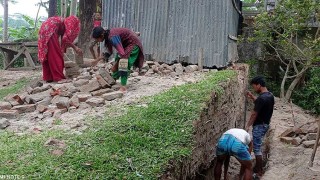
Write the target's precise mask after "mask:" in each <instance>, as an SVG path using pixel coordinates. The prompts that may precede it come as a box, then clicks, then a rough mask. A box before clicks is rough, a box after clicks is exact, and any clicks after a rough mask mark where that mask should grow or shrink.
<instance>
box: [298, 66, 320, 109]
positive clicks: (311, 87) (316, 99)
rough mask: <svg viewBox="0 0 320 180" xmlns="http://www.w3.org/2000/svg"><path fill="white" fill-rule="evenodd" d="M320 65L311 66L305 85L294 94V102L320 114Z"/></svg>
mask: <svg viewBox="0 0 320 180" xmlns="http://www.w3.org/2000/svg"><path fill="white" fill-rule="evenodd" d="M319 94H320V67H314V68H311V70H310V72H309V73H307V76H306V82H305V85H304V86H303V87H302V88H299V89H298V90H297V91H295V92H294V94H293V102H294V103H296V104H297V105H299V106H300V107H302V108H304V109H307V110H310V111H311V112H312V113H313V114H316V115H320V95H319Z"/></svg>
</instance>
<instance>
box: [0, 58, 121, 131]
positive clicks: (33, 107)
mask: <svg viewBox="0 0 320 180" xmlns="http://www.w3.org/2000/svg"><path fill="white" fill-rule="evenodd" d="M66 64H67V67H68V68H66V69H67V70H70V69H73V68H74V69H76V67H77V66H74V64H73V63H66ZM77 68H78V67H77ZM108 69H109V68H107V67H106V66H105V65H100V66H99V67H96V68H83V69H80V68H79V70H78V72H79V75H76V73H74V74H73V75H74V76H77V77H75V78H73V80H72V82H66V83H61V84H60V83H51V84H50V83H43V82H42V81H36V82H35V83H31V84H30V85H29V86H28V87H26V91H25V92H23V93H21V94H15V95H9V96H7V97H6V98H5V101H3V102H0V119H1V118H4V119H19V118H20V115H21V114H24V113H30V112H34V111H37V112H39V113H41V114H42V115H43V117H52V116H55V115H61V114H63V113H65V112H68V111H69V112H71V111H72V112H75V111H77V109H80V110H81V108H88V107H99V106H103V105H104V104H105V103H106V101H112V100H114V99H117V98H121V97H122V96H123V94H122V92H119V91H117V90H119V87H120V86H119V85H118V84H116V81H115V80H114V79H113V78H112V77H111V75H110V72H109V71H108ZM72 71H73V70H72ZM3 122H6V121H3ZM2 127H7V125H6V124H5V123H4V125H3V126H2Z"/></svg>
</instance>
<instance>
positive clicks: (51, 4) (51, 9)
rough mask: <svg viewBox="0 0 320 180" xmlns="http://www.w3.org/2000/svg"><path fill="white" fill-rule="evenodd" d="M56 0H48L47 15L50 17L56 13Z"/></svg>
mask: <svg viewBox="0 0 320 180" xmlns="http://www.w3.org/2000/svg"><path fill="white" fill-rule="evenodd" d="M57 11H58V10H57V0H50V1H49V12H48V17H52V16H55V15H57Z"/></svg>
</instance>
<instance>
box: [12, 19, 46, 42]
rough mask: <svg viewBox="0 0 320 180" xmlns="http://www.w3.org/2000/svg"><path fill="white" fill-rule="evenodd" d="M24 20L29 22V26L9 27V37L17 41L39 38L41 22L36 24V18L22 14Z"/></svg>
mask: <svg viewBox="0 0 320 180" xmlns="http://www.w3.org/2000/svg"><path fill="white" fill-rule="evenodd" d="M22 18H23V20H24V21H25V22H26V23H27V26H20V27H19V28H11V27H10V28H9V37H10V38H12V39H13V40H14V41H15V42H21V41H36V40H37V39H38V33H39V28H40V25H41V23H40V22H37V26H36V27H34V26H35V23H36V22H35V20H34V19H32V18H31V17H29V16H27V15H22Z"/></svg>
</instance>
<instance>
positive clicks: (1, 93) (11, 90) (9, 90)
mask: <svg viewBox="0 0 320 180" xmlns="http://www.w3.org/2000/svg"><path fill="white" fill-rule="evenodd" d="M28 82H30V80H29V79H27V78H22V79H20V80H18V81H17V82H16V83H15V84H13V85H10V86H8V87H4V88H1V89H0V100H3V98H4V97H6V96H7V95H9V94H15V93H17V92H19V91H21V90H22V88H23V87H25V85H26V84H27V83H28Z"/></svg>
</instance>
